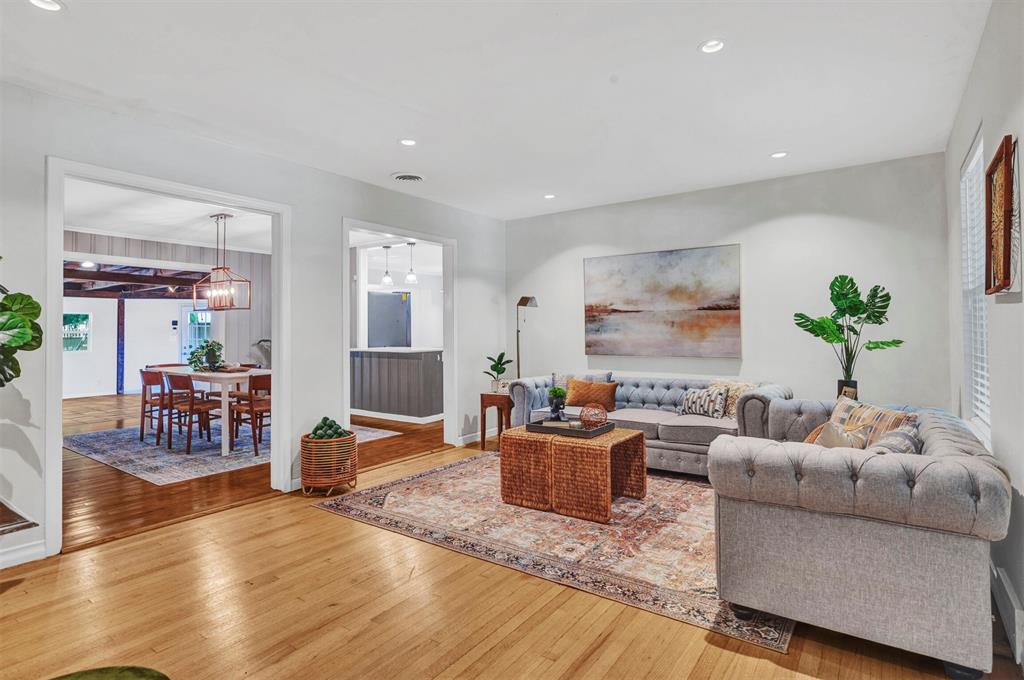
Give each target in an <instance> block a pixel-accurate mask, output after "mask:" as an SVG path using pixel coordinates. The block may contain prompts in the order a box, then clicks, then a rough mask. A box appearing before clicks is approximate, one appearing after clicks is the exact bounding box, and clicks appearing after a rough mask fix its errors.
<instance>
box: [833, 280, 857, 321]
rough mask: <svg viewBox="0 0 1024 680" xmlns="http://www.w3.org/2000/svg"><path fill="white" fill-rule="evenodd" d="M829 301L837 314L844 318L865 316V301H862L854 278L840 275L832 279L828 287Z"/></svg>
mask: <svg viewBox="0 0 1024 680" xmlns="http://www.w3.org/2000/svg"><path fill="white" fill-rule="evenodd" d="M828 291H829V299H831V301H832V306H833V307H835V308H836V312H837V313H839V314H840V315H842V316H859V315H860V314H863V309H864V301H863V300H861V299H860V289H859V288H857V282H856V281H854V280H853V277H851V276H847V275H846V274H840V275H839V276H837V277H835V278H834V279H832V283H830V284H829V286H828Z"/></svg>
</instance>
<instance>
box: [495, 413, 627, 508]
mask: <svg viewBox="0 0 1024 680" xmlns="http://www.w3.org/2000/svg"><path fill="white" fill-rule="evenodd" d="M500 449H501V500H502V501H503V502H505V503H511V504H512V505H521V506H524V507H527V508H533V509H535V510H554V511H555V512H557V513H559V514H561V515H568V516H570V517H578V518H580V519H586V520H590V521H593V522H604V523H607V522H608V521H609V520H610V519H611V511H612V497H613V496H629V497H630V498H644V497H645V496H646V495H647V451H646V445H645V444H644V435H643V433H642V432H640V431H639V430H627V429H623V428H616V429H615V430H612V431H611V432H609V433H607V434H603V435H600V436H598V437H594V438H593V439H581V438H579V437H562V436H558V435H552V434H542V433H538V432H527V431H526V428H524V427H516V428H513V429H511V430H506V431H505V432H503V433H502V435H501V445H500Z"/></svg>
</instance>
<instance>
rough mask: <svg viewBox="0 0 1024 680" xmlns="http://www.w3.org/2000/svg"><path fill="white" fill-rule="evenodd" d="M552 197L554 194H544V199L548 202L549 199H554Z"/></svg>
mask: <svg viewBox="0 0 1024 680" xmlns="http://www.w3.org/2000/svg"><path fill="white" fill-rule="evenodd" d="M554 197H555V195H554V194H544V198H547V199H549V200H550V199H552V198H554Z"/></svg>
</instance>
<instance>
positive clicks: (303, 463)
mask: <svg viewBox="0 0 1024 680" xmlns="http://www.w3.org/2000/svg"><path fill="white" fill-rule="evenodd" d="M299 453H300V468H301V476H302V492H303V493H304V494H306V495H309V494H310V493H312V491H313V490H314V489H327V495H328V496H330V495H331V493H332V492H333V491H334V489H335V487H337V486H340V485H341V484H350V485H352V487H355V485H356V472H357V471H358V468H359V447H358V445H357V443H356V433H355V432H352V431H351V430H346V429H345V428H343V427H342V426H341V425H339V424H338V421H336V420H334V419H333V418H330V417H328V416H324V417H323V418H321V419H320V422H318V423H317V424H316V425H315V426H314V427H313V431H312V432H310V433H309V434H304V435H302V439H301V440H300V447H299Z"/></svg>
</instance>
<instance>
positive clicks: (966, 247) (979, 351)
mask: <svg viewBox="0 0 1024 680" xmlns="http://www.w3.org/2000/svg"><path fill="white" fill-rule="evenodd" d="M983 159H984V153H983V151H982V145H981V142H980V141H979V142H978V144H977V147H976V148H975V149H974V151H973V152H972V153H971V155H970V156H969V160H968V162H967V163H966V165H964V168H963V171H962V172H961V175H960V229H961V237H962V247H961V249H960V258H961V267H960V269H961V272H962V279H963V280H962V294H963V323H964V399H963V409H964V414H963V415H964V417H965V418H967V419H969V420H971V421H973V423H974V424H975V425H976V426H978V427H980V428H981V429H982V430H983V431H984V432H985V433H987V432H988V431H989V430H990V429H991V419H990V415H989V414H990V407H989V403H990V402H989V382H988V307H987V300H986V299H985V230H984V222H985V184H984V182H985V168H984V161H983Z"/></svg>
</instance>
